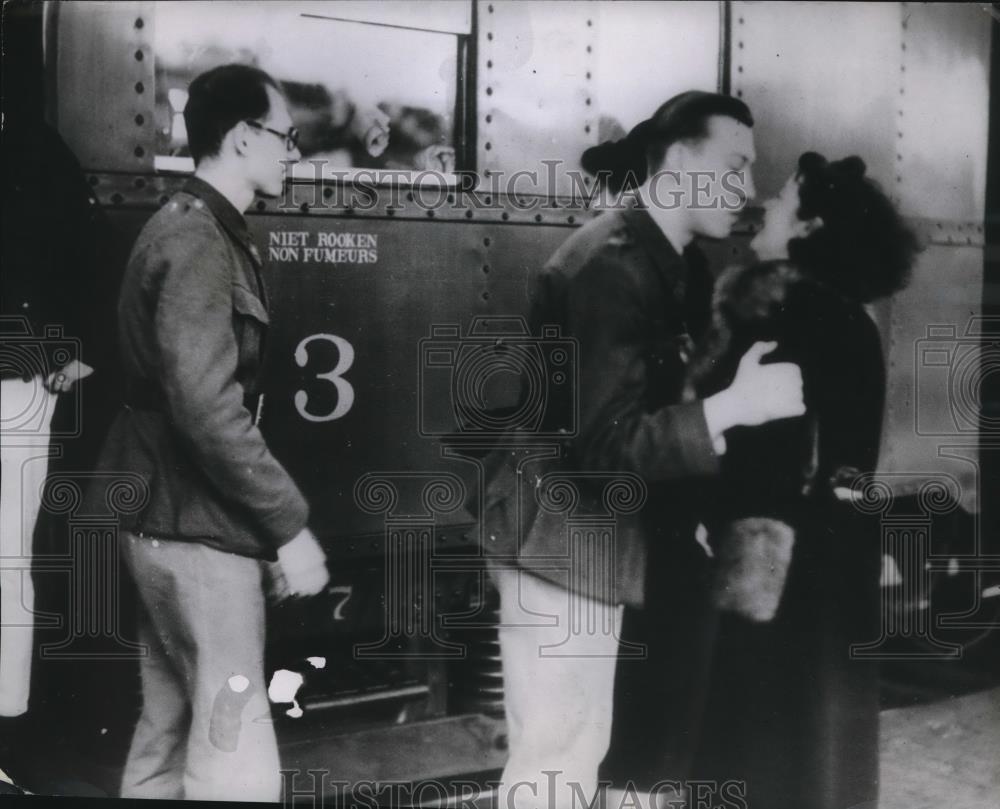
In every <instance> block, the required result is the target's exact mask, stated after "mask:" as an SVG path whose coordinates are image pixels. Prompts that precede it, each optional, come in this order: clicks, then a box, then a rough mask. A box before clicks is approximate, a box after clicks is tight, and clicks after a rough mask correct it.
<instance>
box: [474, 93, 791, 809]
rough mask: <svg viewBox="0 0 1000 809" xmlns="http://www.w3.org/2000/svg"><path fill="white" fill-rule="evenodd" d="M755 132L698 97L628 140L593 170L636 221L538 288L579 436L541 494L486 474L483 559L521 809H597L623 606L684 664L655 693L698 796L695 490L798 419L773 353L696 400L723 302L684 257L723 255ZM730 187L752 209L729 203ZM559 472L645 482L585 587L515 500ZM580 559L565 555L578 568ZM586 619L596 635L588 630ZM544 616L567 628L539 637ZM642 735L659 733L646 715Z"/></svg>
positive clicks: (546, 526) (611, 227)
mask: <svg viewBox="0 0 1000 809" xmlns="http://www.w3.org/2000/svg"><path fill="white" fill-rule="evenodd" d="M752 125H753V118H752V117H751V114H750V111H749V109H748V108H747V107H746V105H745V104H744V103H743V102H742V101H739V100H737V99H734V98H730V97H727V96H723V95H718V94H715V93H705V92H696V91H691V92H687V93H683V94H681V95H679V96H676V97H674V98H672V99H670V100H669V101H667V102H666V103H665V104H663V105H662V106H661V107H660V108H659V109H658V110H657V111H656V113H655V114H654V115H653V116H652V117H651V118H650V119H648V120H647V121H644V122H643V123H642V124H640V125H639V126H637V127H636V128H635V129H634V130H632V132H630V133H629V135H628V137H626V138H625V139H624V140H622V141H620V142H617V143H611V144H604V145H602V146H599V147H595V148H594V149H591V150H588V151H587V152H585V153H584V156H583V165H584V167H585V168H587V169H588V170H589V171H591V172H592V173H595V174H597V175H598V176H599V177H601V178H602V179H603V180H604V181H607V182H610V183H613V184H614V185H615V187H617V188H623V187H624V188H630V189H632V190H633V191H635V194H636V196H637V199H638V202H637V204H636V205H635V206H632V207H621V208H619V209H616V210H611V211H609V212H607V213H605V214H604V215H602V216H600V217H598V218H596V219H594V220H592V221H591V222H589V223H587V224H586V225H585V226H584V227H582V228H581V229H580V230H578V231H577V232H575V233H574V234H573V235H572V236H570V238H569V239H568V240H567V241H566V242H565V243H564V244H563V246H562V247H560V248H559V250H557V251H556V253H555V254H554V255H553V256H552V258H551V259H550V260H549V262H548V263H547V265H546V266H545V268H544V270H543V271H542V272H541V273H539V274H538V278H537V286H536V292H535V297H534V301H533V316H532V319H533V321H534V325H535V327H536V328H538V327H539V326H540V325H541V324H558V325H560V326H561V327H562V329H563V333H564V334H565V335H566V336H568V337H570V338H573V339H574V340H575V341H577V345H578V347H579V384H578V397H579V431H578V434H577V435H576V437H574V438H572V439H568V440H567V441H566V444H565V448H564V449H565V452H564V453H563V457H562V458H560V459H558V460H555V461H553V462H552V465H551V467H549V468H547V469H544V470H542V471H541V472H539V473H538V475H537V476H536V472H535V469H534V468H533V467H529V469H530V473H526V474H521V471H522V470H520V469H518V454H517V453H511V452H506V451H499V452H498V453H496V454H495V455H494V456H493V458H492V459H491V461H490V462H489V463H490V468H489V469H488V472H487V478H488V481H487V489H486V499H485V501H484V503H483V509H482V513H483V525H484V535H485V542H486V547H485V551H486V553H487V554H488V557H489V560H490V570H491V574H492V576H493V578H494V580H495V582H496V584H497V589H498V590H499V593H500V602H501V606H500V610H501V619H500V622H501V626H500V642H501V651H502V657H503V672H504V690H505V699H506V710H507V719H508V733H509V744H510V756H509V759H508V762H507V765H506V768H505V770H504V773H503V781H502V784H503V789H504V790H506V791H507V794H508V797H509V800H510V805H512V806H513V805H516V806H569V805H572V803H571V801H572V800H573V799H574V795H576V796H577V799H582V800H584V803H583V804H581V805H588V802H589V801H590V800H591V799H592V798H593V797H594V794H595V792H596V789H597V786H598V783H597V778H598V767H599V765H600V763H601V761H602V759H603V758H604V756H605V752H606V751H607V749H608V745H609V738H610V733H611V723H612V704H613V699H614V688H615V676H616V675H615V668H616V659H617V657H618V649H619V638H620V637H622V622H623V605H630V606H632V607H636V608H640V607H645V609H646V612H647V613H651V614H654V615H655V617H656V622H657V623H656V631H658V632H660V633H661V634H662V635H663V636H664V637H667V636H669V638H670V644H671V645H670V649H669V650H667V649H665V648H664V646H663V644H660V645H659V646H658V647H656V648H655V649H653V647H650V653H651V654H652V653H653V652H654V651H655V653H656V654H659V655H661V656H666V655H669V658H670V659H669V662H670V663H671V665H670V666H663V667H662V676H663V677H664V678H665V679H664V681H663V682H661V683H660V688H661V689H662V690H663V691H664V692H668V693H670V694H671V695H673V696H674V698H675V704H674V705H673V706H672V707H671V708H670V709H669V710H668V711H666V712H665V713H664V714H663V715H660V716H656V717H653V718H652V722H654V723H660V724H662V725H663V726H665V727H666V728H668V729H669V730H670V731H671V732H672V734H673V737H674V740H675V748H676V751H675V752H676V756H677V761H676V769H675V772H674V775H675V776H678V777H683V772H682V770H683V768H684V766H685V763H686V761H687V759H688V758H689V757H690V750H689V748H690V746H691V736H690V734H691V733H692V732H693V731H692V730H691V728H689V727H688V725H689V722H688V718H689V717H693V716H695V712H694V710H693V706H694V705H696V704H698V703H699V700H700V694H699V688H700V682H701V680H702V679H703V676H704V673H705V671H706V670H707V660H706V658H705V656H704V652H705V643H704V642H703V641H702V635H703V632H702V627H701V623H702V621H703V620H705V621H707V620H708V618H705V619H703V618H702V617H701V616H703V615H705V614H707V613H709V612H710V607H709V604H708V597H707V593H708V588H707V576H708V570H709V559H708V556H707V554H706V551H705V549H704V548H703V547H702V546H701V545H700V544H699V542H698V541H697V537H696V527H697V524H698V516H697V515H696V514H694V513H692V511H691V509H690V507H689V506H688V500H689V496H688V489H689V488H690V487H697V486H700V485H702V481H704V480H708V479H711V478H713V477H714V476H715V475H716V474H717V471H718V468H719V457H720V455H721V454H723V453H724V452H725V435H724V434H725V432H726V431H727V430H729V429H730V428H732V427H734V426H736V425H748V426H749V425H757V424H762V423H765V422H769V421H772V420H774V419H779V418H785V417H790V416H796V415H801V413H802V411H803V405H802V391H801V379H800V376H799V372H798V369H797V368H796V367H795V366H794V365H791V364H788V363H776V364H769V365H764V364H761V358H762V357H763V356H764V354H765V353H766V352H767V350H768V348H769V347H768V345H766V344H764V343H761V344H758V345H755V346H753V347H752V348H750V349H749V350H748V351H747V352H746V355H745V357H744V359H743V360H742V362H741V363H740V368H739V373H738V374H737V375H736V376H735V378H734V379H733V381H732V384H731V385H730V386H728V387H727V388H726V389H725V390H723V391H720V392H717V393H715V394H714V395H713V396H711V397H708V398H706V399H704V400H684V396H683V394H684V390H683V388H684V384H683V383H684V378H685V355H686V353H687V351H688V350H689V346H690V342H691V339H692V336H697V333H698V332H699V331H700V330H701V329H703V328H704V326H705V325H706V324H707V320H708V310H709V303H710V294H709V290H710V289H711V277H710V275H709V274H708V271H707V268H706V267H705V265H704V263H703V262H702V261H701V260H700V258H699V257H698V256H697V255H696V253H695V251H693V250H691V249H689V248H690V246H691V243H692V241H693V240H694V239H695V237H697V236H709V237H724V236H726V235H727V234H728V233H729V231H730V228H731V227H732V225H733V224H734V222H735V221H736V218H737V215H738V212H739V210H740V209H741V208H742V207H743V206H744V205H745V202H746V197H747V195H749V194H752V189H753V185H752V180H751V177H750V167H751V164H752V163H753V161H754V157H755V153H754V142H753V131H752V128H751V127H752ZM727 182H728V183H729V186H730V188H736V189H737V193H736V194H735V197H733V196H732V195H728V196H729V198H728V200H727V203H726V204H723V199H724V197H726V196H727V191H726V189H725V186H724V183H727ZM695 183H697V185H698V187H697V188H695V187H694V184H695ZM706 183H707V185H706ZM705 193H707V194H709V195H711V196H710V199H712V200H714V204H706V203H705V198H704V194H705ZM556 410H557V409H556ZM554 418H563V414H558V413H557V414H556V415H555V416H554ZM549 426H550V427H558V426H559V425H556V424H552V425H549ZM549 472H553V473H556V474H559V473H565V474H567V475H569V476H570V477H571V478H574V479H575V480H580V479H581V478H583V477H585V476H586V477H588V478H591V479H592V480H594V481H595V483H594V485H595V486H598V485H599V484H598V483H596V481H598V480H615V479H617V478H619V477H622V476H626V477H625V479H626V480H634V479H635V478H640V479H641V481H642V483H643V486H642V487H639V488H644V489H645V492H643V493H640V494H639V495H638V496H639V497H640V499H641V498H642V497H644V498H645V499H644V502H643V505H642V507H641V508H640V509H638V510H637V511H636V512H634V513H630V514H621V515H617V516H616V520H615V532H616V533H615V536H614V537H613V538H612V540H611V541H613V542H614V543H615V544H614V546H613V547H611V548H604V549H603V550H601V549H597V550H596V551H594V552H593V554H592V555H588V556H586V557H584V559H583V562H582V563H581V565H582V569H577V568H574V567H572V565H570V564H569V562H567V563H564V564H563V566H562V567H563V568H564V569H560V570H554V569H553V568H554V567H559V566H558V565H553V561H552V560H553V558H555V559H557V560H558V559H560V558H562V559H566V558H567V542H568V540H567V537H566V535H565V533H564V530H565V525H564V524H560V523H559V522H558V521H554V520H553V519H551V517H552V515H551V514H547V513H545V510H544V508H540V507H539V506H538V505H537V504H538V503H539V498H538V497H535V496H533V493H532V492H530V491H529V492H528V495H527V496H525V495H524V493H523V492H521V491H520V489H521V486H520V485H519V482H518V481H519V478H521V479H523V478H525V477H527V478H530V480H531V481H535V480H540V479H541V477H543V476H544V475H545V474H547V473H549ZM629 476H630V477H629ZM532 488H533V487H532ZM580 488H581V503H587V502H591V504H593V501H594V500H596V501H597V503H598V505H596V506H594V509H595V513H599V512H600V511H601V506H600V505H599V504H600V502H601V490H600V489H599V488H598V489H591V488H590V487H588V485H587V484H586V483H585V482H584V483H581V484H580ZM515 515H516V516H515ZM580 539H581V540H582V537H581V538H580ZM585 551H586V548H584V547H583V545H581V546H580V547H577V548H575V549H574V548H573V547H570V550H569V558H570V559H572V558H575V557H577V556H579V554H581V553H584V552H585ZM609 558H610V559H613V561H612V562H611V563H610V564H608V565H604V561H603V560H604V559H609ZM567 566H568V567H570V569H569V570H568V571H567V570H566V569H565V568H566V567H567ZM574 614H575V615H577V616H580V615H582V616H586V618H584V619H582V620H583V626H582V628H580V627H579V626H578V621H577V622H572V621H571V617H572V616H573V615H574ZM538 615H546V616H556V621H555V623H554V624H553V623H552V621H551V619H549V620H548V621H547V622H545V623H547V624H551V625H545V626H542V625H541V623H540V621H539V619H538V617H537V616H538ZM682 624H683V625H684V626H682ZM689 625H690V626H689ZM691 626H693V627H694V629H692V628H691ZM574 627H577V628H574ZM595 627H596V629H595ZM640 634H641V633H640ZM626 637H628V635H627V634H626ZM626 668H627V667H626ZM615 710H616V711H617V710H618V707H617V706H615ZM644 719H645V721H644V723H643V724H645V725H648V724H650V721H651V719H650V716H649V714H648V711H647V713H646V715H645V717H644ZM550 772H551V775H548V774H546V773H550Z"/></svg>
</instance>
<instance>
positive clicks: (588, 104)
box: [587, 98, 591, 107]
mask: <svg viewBox="0 0 1000 809" xmlns="http://www.w3.org/2000/svg"><path fill="white" fill-rule="evenodd" d="M590 104H591V100H590V99H589V98H588V99H587V106H588V107H589V106H590Z"/></svg>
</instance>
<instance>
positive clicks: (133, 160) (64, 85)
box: [54, 0, 155, 172]
mask: <svg viewBox="0 0 1000 809" xmlns="http://www.w3.org/2000/svg"><path fill="white" fill-rule="evenodd" d="M154 7H155V3H151V2H93V0H88V1H87V2H81V3H58V4H55V12H54V14H55V26H56V47H57V51H56V56H55V75H56V80H55V81H56V87H55V91H56V96H57V100H56V110H55V115H56V121H55V124H56V127H57V128H58V130H59V132H60V134H61V135H62V136H63V138H64V139H65V140H66V143H67V144H68V145H69V147H70V148H71V149H72V150H73V153H74V154H75V155H76V157H77V159H78V160H79V161H80V163H81V165H83V166H84V167H85V168H87V169H90V170H97V171H131V172H151V171H152V169H153V143H154V138H153V91H154V88H153V50H152V46H151V43H152V41H153V23H154V13H153V11H154Z"/></svg>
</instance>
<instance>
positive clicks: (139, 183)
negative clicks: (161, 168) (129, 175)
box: [132, 177, 146, 188]
mask: <svg viewBox="0 0 1000 809" xmlns="http://www.w3.org/2000/svg"><path fill="white" fill-rule="evenodd" d="M132 184H133V185H134V186H135V187H136V188H145V187H146V181H145V180H144V179H143V178H142V177H136V178H135V181H134V182H133V183H132Z"/></svg>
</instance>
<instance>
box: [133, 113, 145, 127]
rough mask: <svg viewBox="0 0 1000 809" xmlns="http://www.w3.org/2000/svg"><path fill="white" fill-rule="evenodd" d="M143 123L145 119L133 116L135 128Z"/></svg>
mask: <svg viewBox="0 0 1000 809" xmlns="http://www.w3.org/2000/svg"><path fill="white" fill-rule="evenodd" d="M144 123H146V119H145V118H144V117H143V116H142V115H136V116H135V125H136V126H142V125H143V124H144Z"/></svg>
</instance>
